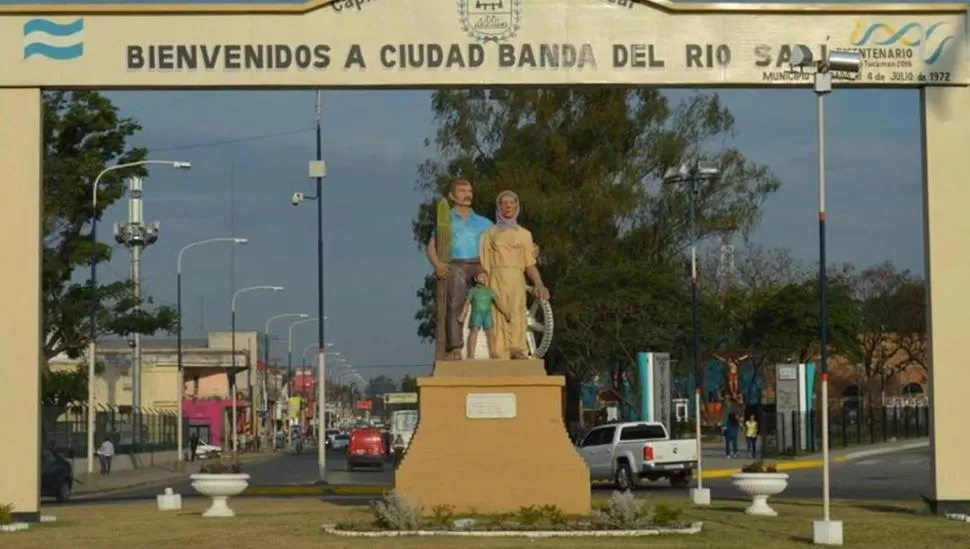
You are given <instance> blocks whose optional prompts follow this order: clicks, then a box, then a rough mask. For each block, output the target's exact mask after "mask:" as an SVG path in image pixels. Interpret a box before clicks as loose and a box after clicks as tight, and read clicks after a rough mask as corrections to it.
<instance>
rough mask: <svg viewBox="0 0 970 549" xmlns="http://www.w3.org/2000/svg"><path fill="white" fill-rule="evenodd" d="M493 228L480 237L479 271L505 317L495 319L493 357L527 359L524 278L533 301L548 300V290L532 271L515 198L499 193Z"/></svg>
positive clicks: (530, 245) (531, 249) (532, 254)
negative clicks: (536, 299) (493, 292)
mask: <svg viewBox="0 0 970 549" xmlns="http://www.w3.org/2000/svg"><path fill="white" fill-rule="evenodd" d="M495 202H496V212H495V226H494V227H492V228H490V229H489V230H488V231H486V232H485V234H483V235H482V240H481V262H482V270H484V271H485V272H486V273H488V284H489V286H490V287H491V288H492V289H493V290H495V294H496V299H497V300H498V301H499V302H500V303H501V304H502V307H501V308H502V310H504V311H505V312H507V313H508V318H506V317H505V316H503V315H497V316H496V318H495V334H496V336H497V337H496V338H495V354H496V356H497V357H498V358H512V359H524V358H528V356H527V349H528V343H527V342H526V333H527V330H528V319H527V309H526V301H525V293H526V289H525V277H526V276H528V277H529V280H530V281H531V282H532V285H533V287H534V292H535V295H536V298H538V299H541V300H547V299H549V290H548V289H547V288H546V286H545V284H543V282H542V276H541V275H540V274H539V269H537V268H536V255H537V254H536V246H535V243H534V242H533V241H532V233H531V232H529V231H528V230H527V229H524V228H522V227H520V226H519V223H518V217H519V212H520V206H519V196H518V195H517V194H515V193H514V192H512V191H502V192H501V193H499V195H498V198H497V199H496V201H495Z"/></svg>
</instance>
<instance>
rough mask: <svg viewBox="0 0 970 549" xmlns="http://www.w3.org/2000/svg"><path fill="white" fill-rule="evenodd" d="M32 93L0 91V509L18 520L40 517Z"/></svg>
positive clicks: (37, 122)
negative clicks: (0, 262)
mask: <svg viewBox="0 0 970 549" xmlns="http://www.w3.org/2000/svg"><path fill="white" fill-rule="evenodd" d="M41 121H42V118H41V102H40V90H39V89H36V88H31V89H0V174H3V175H2V180H3V186H2V191H0V193H2V194H0V234H2V235H4V239H3V242H4V245H3V253H4V266H5V268H4V269H2V270H0V303H2V304H3V309H4V311H5V313H4V314H2V315H0V338H2V339H0V371H2V373H3V375H2V378H3V383H0V418H3V421H0V441H3V444H4V447H6V448H16V451H10V452H4V460H5V461H6V463H4V465H3V467H0V504H8V503H9V504H13V506H14V508H13V511H14V515H15V516H17V517H18V519H20V520H28V521H36V520H38V518H39V515H40V367H41V361H42V352H41V341H42V337H43V334H42V332H41V279H40V274H41V271H40V268H41V192H42V191H41V156H42V143H41V140H42V137H41Z"/></svg>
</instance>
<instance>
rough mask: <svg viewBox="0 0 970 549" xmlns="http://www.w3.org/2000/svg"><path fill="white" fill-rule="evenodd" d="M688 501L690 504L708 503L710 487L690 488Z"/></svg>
mask: <svg viewBox="0 0 970 549" xmlns="http://www.w3.org/2000/svg"><path fill="white" fill-rule="evenodd" d="M690 502H691V504H692V505H710V504H711V489H710V488H691V489H690Z"/></svg>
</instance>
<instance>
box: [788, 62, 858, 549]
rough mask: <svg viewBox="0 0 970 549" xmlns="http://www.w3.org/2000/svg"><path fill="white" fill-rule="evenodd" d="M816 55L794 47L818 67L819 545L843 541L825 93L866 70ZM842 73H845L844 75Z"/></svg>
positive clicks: (807, 65)
mask: <svg viewBox="0 0 970 549" xmlns="http://www.w3.org/2000/svg"><path fill="white" fill-rule="evenodd" d="M822 57H823V58H822V59H818V60H816V59H814V58H813V55H812V50H811V49H809V48H808V47H807V46H804V45H801V44H799V45H796V46H795V47H794V48H792V56H791V59H790V61H791V64H792V70H794V69H795V68H798V69H799V70H800V71H801V70H805V69H807V68H808V69H814V70H815V75H814V90H815V100H816V109H817V117H818V120H817V122H818V299H819V317H820V318H819V326H820V327H819V347H820V351H821V352H820V355H821V356H820V357H819V362H820V363H821V364H820V366H821V371H822V375H821V377H822V380H821V381H822V395H821V399H820V401H821V406H822V520H817V521H815V522H813V523H812V539H813V541H814V542H815V543H816V544H819V545H842V540H843V536H842V521H841V520H831V505H830V503H831V502H830V494H829V481H830V479H829V476H830V467H831V463H830V461H831V460H830V459H829V364H828V358H829V356H828V354H829V352H828V329H829V327H828V303H827V302H828V273H827V272H826V271H827V262H826V257H825V217H826V213H825V95H826V94H828V93H829V92H831V91H832V77H833V75H832V73H833V72H836V73H842V75H844V77H846V78H852V77H853V76H854V75H857V74H859V72H860V71H861V70H862V54H860V53H859V52H857V51H830V52H828V53H827V55H824V54H823V56H822ZM840 76H841V75H840Z"/></svg>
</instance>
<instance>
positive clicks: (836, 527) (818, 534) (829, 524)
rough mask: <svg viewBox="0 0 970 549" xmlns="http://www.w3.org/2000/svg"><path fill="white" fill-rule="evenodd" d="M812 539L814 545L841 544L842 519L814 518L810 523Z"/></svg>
mask: <svg viewBox="0 0 970 549" xmlns="http://www.w3.org/2000/svg"><path fill="white" fill-rule="evenodd" d="M812 541H813V542H814V543H815V545H842V521H841V520H816V521H815V522H813V523H812Z"/></svg>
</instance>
